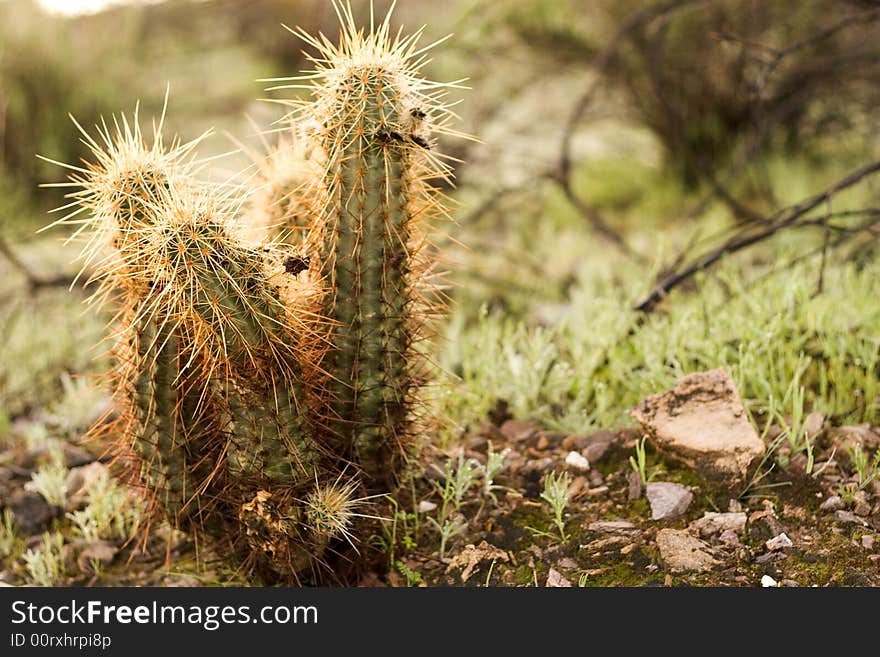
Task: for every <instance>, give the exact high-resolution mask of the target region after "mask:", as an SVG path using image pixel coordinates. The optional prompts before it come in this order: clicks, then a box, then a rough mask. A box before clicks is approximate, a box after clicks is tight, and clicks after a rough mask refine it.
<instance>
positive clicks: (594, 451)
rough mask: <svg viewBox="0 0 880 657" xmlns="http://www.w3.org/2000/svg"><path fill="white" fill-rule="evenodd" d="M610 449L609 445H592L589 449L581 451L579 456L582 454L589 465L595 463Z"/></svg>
mask: <svg viewBox="0 0 880 657" xmlns="http://www.w3.org/2000/svg"><path fill="white" fill-rule="evenodd" d="M610 447H611V443H605V442H601V443H593V444H592V445H590V446H589V447H585V448H584V449H583V450H581V454H583V455H584V458H586V459H587V460H588V461H590V462H591V463H595V462H596V461H599V460H600V459H601V458H602V457H603V456H605V454H607V453H608V449H609V448H610Z"/></svg>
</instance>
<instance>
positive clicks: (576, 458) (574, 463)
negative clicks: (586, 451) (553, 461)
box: [565, 452, 590, 472]
mask: <svg viewBox="0 0 880 657" xmlns="http://www.w3.org/2000/svg"><path fill="white" fill-rule="evenodd" d="M565 465H567V466H568V467H569V468H571V469H572V470H577V471H578V472H587V471H588V470H589V469H590V462H589V461H588V460H587V458H586V457H584V456H582V455H581V454H578V453H577V452H569V453H568V456H566V457H565Z"/></svg>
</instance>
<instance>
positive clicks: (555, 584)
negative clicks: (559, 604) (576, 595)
mask: <svg viewBox="0 0 880 657" xmlns="http://www.w3.org/2000/svg"><path fill="white" fill-rule="evenodd" d="M547 586H549V587H551V588H571V582H569V581H568V580H567V579H565V577H563V576H562V574H561V573H560V572H559V571H558V570H555V569H554V568H551V569H550V572H549V573H547Z"/></svg>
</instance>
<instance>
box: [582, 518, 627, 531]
mask: <svg viewBox="0 0 880 657" xmlns="http://www.w3.org/2000/svg"><path fill="white" fill-rule="evenodd" d="M587 529H589V530H590V531H591V532H602V533H605V534H634V533H636V532H637V531H638V530H639V529H638V527H636V526H635V525H634V524H633V523H631V522H627V521H626V520H599V521H597V522H591V523H590V524H589V525H588V526H587Z"/></svg>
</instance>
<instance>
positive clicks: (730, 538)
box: [718, 529, 742, 547]
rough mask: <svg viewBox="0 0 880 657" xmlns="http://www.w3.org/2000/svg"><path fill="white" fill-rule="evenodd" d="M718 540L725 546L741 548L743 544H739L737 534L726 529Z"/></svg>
mask: <svg viewBox="0 0 880 657" xmlns="http://www.w3.org/2000/svg"><path fill="white" fill-rule="evenodd" d="M718 540H719V541H721V542H722V543H724V544H725V545H730V546H733V547H739V546H740V545H742V543H740V542H739V534H737V533H736V532H735V531H733V530H732V529H725V530H724V531H723V532H721V533H720V534H719V535H718Z"/></svg>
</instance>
